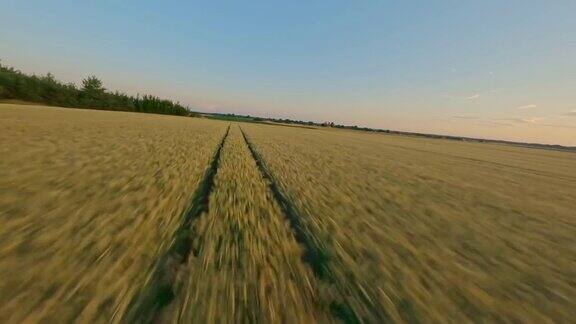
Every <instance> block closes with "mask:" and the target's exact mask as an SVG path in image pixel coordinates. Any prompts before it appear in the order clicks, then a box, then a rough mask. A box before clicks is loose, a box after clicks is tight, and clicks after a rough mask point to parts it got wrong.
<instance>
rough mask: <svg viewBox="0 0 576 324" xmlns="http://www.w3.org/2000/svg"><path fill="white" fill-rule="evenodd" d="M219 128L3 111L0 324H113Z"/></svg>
mask: <svg viewBox="0 0 576 324" xmlns="http://www.w3.org/2000/svg"><path fill="white" fill-rule="evenodd" d="M225 129H226V123H222V122H217V121H209V120H200V119H192V118H180V117H171V116H159V115H145V114H133V113H121V112H104V111H93V110H76V109H61V108H54V107H50V108H48V107H37V106H15V105H7V104H0V134H1V136H0V156H1V158H0V322H2V323H18V322H20V323H22V322H27V323H34V322H44V323H49V322H54V323H60V322H71V321H73V320H74V321H78V322H87V323H94V322H110V321H115V319H116V320H117V319H118V318H119V316H120V315H121V314H122V313H123V312H124V311H125V309H126V307H127V305H128V303H129V302H130V300H131V299H132V297H133V295H134V294H135V293H136V292H137V291H138V290H139V289H140V287H142V286H143V285H144V283H145V282H146V280H147V277H148V275H149V274H150V271H151V269H152V267H153V265H154V262H155V261H156V259H157V256H158V255H159V254H160V253H162V252H163V250H165V249H166V248H167V246H168V245H169V244H170V239H171V236H172V235H173V232H174V230H175V228H176V227H177V226H178V223H179V220H180V216H181V214H182V212H183V210H184V209H185V208H186V206H187V204H188V203H189V201H190V196H191V195H192V194H193V192H194V189H195V187H196V186H197V184H198V183H199V181H200V180H201V179H202V176H203V174H204V171H205V169H206V167H207V166H208V164H209V162H210V160H211V158H212V154H213V151H214V149H215V147H216V146H217V145H218V141H219V140H220V139H221V137H222V135H223V134H224V131H225Z"/></svg>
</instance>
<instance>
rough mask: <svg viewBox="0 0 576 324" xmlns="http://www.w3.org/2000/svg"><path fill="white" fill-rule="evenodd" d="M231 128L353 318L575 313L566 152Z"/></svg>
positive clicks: (573, 165) (574, 167)
mask: <svg viewBox="0 0 576 324" xmlns="http://www.w3.org/2000/svg"><path fill="white" fill-rule="evenodd" d="M243 129H245V131H246V133H247V135H248V138H249V141H250V142H251V143H252V146H253V147H254V148H255V150H256V151H258V152H260V155H261V158H262V160H263V161H265V164H266V168H267V169H269V171H270V173H271V174H272V175H273V177H274V180H275V181H276V182H277V183H279V186H280V187H281V188H282V190H284V191H285V193H286V195H287V196H288V197H289V199H290V200H291V202H292V203H293V204H294V205H295V208H296V209H297V210H298V212H299V216H300V217H301V219H302V222H303V225H304V227H305V228H306V232H307V235H309V236H310V237H311V238H312V239H313V240H314V241H315V242H316V243H315V244H317V245H318V246H319V248H320V249H322V250H324V251H326V254H327V255H328V258H327V260H326V266H327V267H328V269H329V271H330V276H331V277H332V281H333V282H334V284H335V285H336V286H339V288H338V289H339V290H343V291H344V294H345V295H347V296H348V300H347V302H346V303H347V305H348V306H349V307H350V308H351V309H352V313H353V314H354V317H355V318H356V319H364V320H367V321H370V322H382V321H384V320H387V319H390V320H392V321H394V322H403V321H404V322H447V321H449V322H455V323H460V322H465V321H472V320H473V321H480V322H482V321H487V322H493V321H507V322H512V321H517V322H552V321H554V322H569V321H571V320H573V319H574V318H576V281H575V280H574V278H576V277H575V275H576V249H575V248H574V247H575V246H576V213H575V209H574V206H575V205H574V201H575V198H576V154H573V153H569V152H555V151H544V150H534V149H527V148H518V147H511V146H503V145H493V144H482V143H462V142H454V141H444V140H434V139H422V138H410V137H400V136H390V135H388V136H382V135H379V134H366V133H353V132H346V131H336V130H329V131H328V130H326V131H320V130H306V129H299V130H295V129H290V128H278V127H271V126H264V125H255V124H250V125H246V126H243Z"/></svg>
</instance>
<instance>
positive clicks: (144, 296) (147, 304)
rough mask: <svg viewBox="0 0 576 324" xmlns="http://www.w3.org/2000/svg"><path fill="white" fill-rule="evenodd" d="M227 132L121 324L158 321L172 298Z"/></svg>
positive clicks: (202, 211) (227, 131)
mask: <svg viewBox="0 0 576 324" xmlns="http://www.w3.org/2000/svg"><path fill="white" fill-rule="evenodd" d="M229 132H230V125H228V128H227V129H226V133H225V134H224V136H223V137H222V140H221V141H220V144H219V145H218V146H217V148H216V151H215V153H214V157H213V158H212V161H211V162H210V165H209V167H208V169H207V170H206V172H205V174H204V177H203V179H202V181H201V182H200V184H199V186H198V188H197V189H196V191H195V192H194V195H193V198H192V201H191V204H190V207H189V208H188V209H187V210H186V211H185V212H184V214H183V216H182V220H181V224H180V226H179V228H178V229H177V230H176V232H175V233H174V235H173V236H172V237H173V239H172V243H171V245H170V247H169V248H168V250H167V251H166V252H165V253H164V254H163V255H162V256H160V257H159V258H158V261H157V263H156V265H155V267H154V270H153V272H152V276H151V278H150V279H149V280H148V282H147V284H146V285H145V286H144V288H143V289H142V290H141V291H140V292H139V293H138V294H137V295H136V297H135V298H134V299H133V300H132V302H131V304H130V306H129V308H128V311H127V312H126V314H125V315H124V316H123V318H122V320H121V322H127V323H152V322H155V321H157V320H158V319H159V318H160V315H161V313H162V311H163V310H164V308H165V307H166V306H168V305H169V304H170V303H171V302H172V300H173V299H174V297H175V291H174V285H175V283H176V279H177V276H178V272H179V270H180V269H181V268H182V267H184V266H185V264H186V262H187V260H188V257H189V255H190V253H191V252H193V251H192V240H193V237H194V229H193V226H191V225H192V221H193V220H195V219H196V218H198V217H199V216H200V215H202V213H204V212H206V211H208V208H209V199H208V197H209V196H210V192H212V188H213V186H214V176H215V175H216V173H217V171H218V166H219V163H220V153H221V151H222V147H223V146H224V142H225V141H226V139H227V137H228V133H229Z"/></svg>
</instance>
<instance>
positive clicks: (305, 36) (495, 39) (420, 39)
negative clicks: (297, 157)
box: [0, 0, 576, 145]
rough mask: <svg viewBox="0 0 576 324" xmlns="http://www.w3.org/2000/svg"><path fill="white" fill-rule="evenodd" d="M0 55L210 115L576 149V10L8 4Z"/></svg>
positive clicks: (442, 5)
mask: <svg viewBox="0 0 576 324" xmlns="http://www.w3.org/2000/svg"><path fill="white" fill-rule="evenodd" d="M0 59H2V61H3V63H4V64H7V65H11V66H15V67H17V68H20V69H21V70H23V71H26V72H35V73H39V74H43V73H46V72H48V71H51V72H53V73H54V74H55V75H56V77H58V78H60V79H63V80H66V81H73V82H76V83H78V82H79V81H80V80H81V79H82V77H84V76H86V75H90V74H95V75H97V76H99V77H100V78H101V79H103V81H104V83H105V85H106V86H107V87H108V88H110V89H120V90H123V91H127V92H129V93H138V92H139V93H152V94H158V95H161V96H165V97H170V98H173V99H176V100H179V101H181V102H182V103H185V104H188V105H190V106H191V107H193V108H195V109H198V110H201V111H219V112H235V113H245V114H255V115H263V116H273V117H288V118H297V119H312V120H316V121H323V120H330V121H335V122H337V123H346V124H357V125H366V126H372V127H381V128H390V129H399V130H409V131H421V132H432V133H444V134H454V135H464V136H476V137H486V138H501V139H509V140H520V141H533V142H544V143H561V144H568V145H576V1H574V0H566V1H563V0H553V1H545V0H541V1H532V0H522V1H519V0H518V1H516V0H506V1H465V0H444V1H433V0H432V1H424V0H422V1H400V0H398V1H334V0H331V1H328V0H317V1H315V0H308V1H133V0H126V1H121V0H107V1H35V0H27V1H22V0H4V1H1V2H0Z"/></svg>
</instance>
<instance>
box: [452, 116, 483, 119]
mask: <svg viewBox="0 0 576 324" xmlns="http://www.w3.org/2000/svg"><path fill="white" fill-rule="evenodd" d="M452 118H457V119H479V118H478V117H474V116H452Z"/></svg>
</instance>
